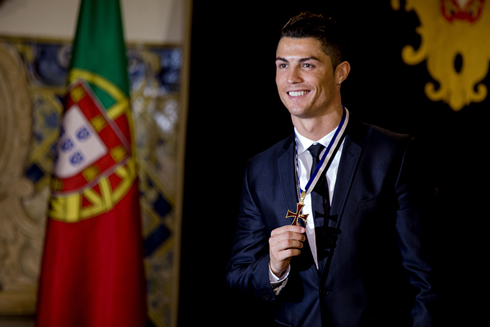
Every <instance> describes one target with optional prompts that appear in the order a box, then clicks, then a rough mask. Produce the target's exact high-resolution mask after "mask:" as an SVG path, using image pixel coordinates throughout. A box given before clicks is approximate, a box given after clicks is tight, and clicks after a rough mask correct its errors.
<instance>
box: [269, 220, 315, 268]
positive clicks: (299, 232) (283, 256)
mask: <svg viewBox="0 0 490 327" xmlns="http://www.w3.org/2000/svg"><path fill="white" fill-rule="evenodd" d="M304 232H305V229H304V228H303V227H301V226H295V225H287V226H283V227H279V228H276V229H274V230H273V231H272V232H271V237H270V238H269V253H270V267H271V270H272V272H273V273H274V275H276V276H277V277H281V276H282V274H283V273H284V272H285V271H286V270H287V268H288V267H289V262H290V261H291V258H292V257H295V256H298V255H299V254H300V253H301V250H300V249H301V248H303V242H304V241H305V239H306V237H305V236H304V235H303V233H304Z"/></svg>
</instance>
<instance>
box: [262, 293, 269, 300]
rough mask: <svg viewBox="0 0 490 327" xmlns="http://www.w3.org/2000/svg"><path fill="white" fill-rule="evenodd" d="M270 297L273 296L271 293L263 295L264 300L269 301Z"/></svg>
mask: <svg viewBox="0 0 490 327" xmlns="http://www.w3.org/2000/svg"><path fill="white" fill-rule="evenodd" d="M270 299H271V296H270V295H269V294H264V295H262V300H264V301H269V300H270Z"/></svg>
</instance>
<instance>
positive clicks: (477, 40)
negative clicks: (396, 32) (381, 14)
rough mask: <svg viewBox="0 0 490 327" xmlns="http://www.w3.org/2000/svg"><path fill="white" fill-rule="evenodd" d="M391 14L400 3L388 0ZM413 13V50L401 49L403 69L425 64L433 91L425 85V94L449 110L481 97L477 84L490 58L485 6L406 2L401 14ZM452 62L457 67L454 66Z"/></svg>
mask: <svg viewBox="0 0 490 327" xmlns="http://www.w3.org/2000/svg"><path fill="white" fill-rule="evenodd" d="M391 6H392V8H393V9H394V10H399V9H400V0H391ZM411 10H414V11H415V12H416V13H417V16H418V18H419V20H420V26H419V27H417V28H416V31H417V33H418V34H419V35H420V37H421V44H420V46H419V48H418V49H417V50H415V49H414V47H413V46H411V45H406V46H405V47H404V48H403V49H402V59H403V61H404V62H405V63H406V64H408V65H416V64H419V63H421V62H422V61H423V60H426V61H427V70H428V71H429V73H430V75H431V76H432V78H433V79H434V80H436V81H437V83H438V84H439V87H438V88H437V87H436V86H435V85H434V83H432V82H428V83H427V84H426V85H425V88H424V89H425V94H426V95H427V97H428V98H429V99H430V100H432V101H441V100H442V101H444V102H445V103H447V104H448V105H449V106H450V107H451V109H453V110H454V111H459V110H461V109H462V108H463V107H464V106H467V105H469V104H470V103H472V102H481V101H483V100H484V99H485V98H486V97H487V93H488V90H487V87H486V86H485V85H484V84H483V83H481V81H482V80H483V79H484V78H485V77H486V76H487V73H488V65H489V63H488V62H489V59H490V38H489V37H488V35H489V33H490V3H488V2H486V1H485V0H439V1H435V0H433V1H427V0H406V2H405V11H411ZM456 62H458V64H456Z"/></svg>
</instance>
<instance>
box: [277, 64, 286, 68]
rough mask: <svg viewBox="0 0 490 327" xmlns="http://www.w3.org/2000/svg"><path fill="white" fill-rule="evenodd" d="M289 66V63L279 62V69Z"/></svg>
mask: <svg viewBox="0 0 490 327" xmlns="http://www.w3.org/2000/svg"><path fill="white" fill-rule="evenodd" d="M287 66H288V65H287V64H285V63H279V64H277V68H279V69H284V68H286V67H287Z"/></svg>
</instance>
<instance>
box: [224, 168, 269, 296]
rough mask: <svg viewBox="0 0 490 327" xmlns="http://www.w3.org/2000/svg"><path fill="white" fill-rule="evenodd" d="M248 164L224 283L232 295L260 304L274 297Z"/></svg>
mask: <svg viewBox="0 0 490 327" xmlns="http://www.w3.org/2000/svg"><path fill="white" fill-rule="evenodd" d="M251 179H252V178H251V177H250V164H249V166H248V167H247V169H246V171H245V174H244V181H243V188H242V195H241V200H240V207H239V213H238V219H237V230H236V233H235V237H234V240H233V247H232V252H231V258H230V261H229V263H228V266H227V272H226V281H227V284H228V286H229V288H230V289H231V291H232V293H233V294H235V295H238V296H245V297H253V298H256V299H260V300H263V301H271V300H273V299H274V298H275V296H274V292H273V290H272V287H271V284H270V280H269V242H268V241H269V236H270V235H269V231H268V229H267V227H266V225H265V223H264V220H263V217H262V214H261V212H260V210H259V207H258V204H257V202H256V201H257V199H256V197H254V192H253V190H252V189H251V186H250V185H251V184H253V183H251Z"/></svg>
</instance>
